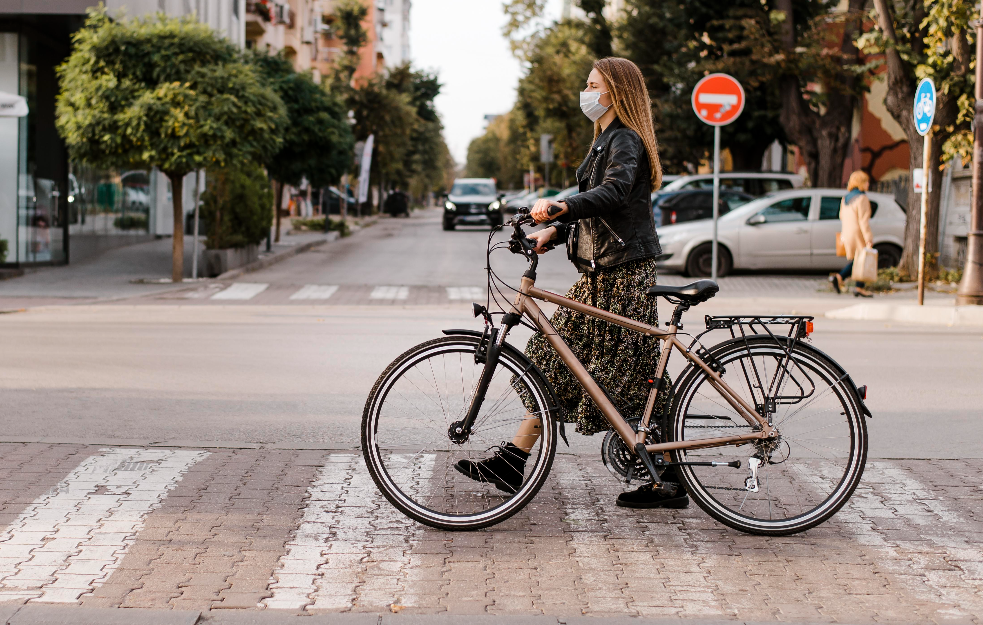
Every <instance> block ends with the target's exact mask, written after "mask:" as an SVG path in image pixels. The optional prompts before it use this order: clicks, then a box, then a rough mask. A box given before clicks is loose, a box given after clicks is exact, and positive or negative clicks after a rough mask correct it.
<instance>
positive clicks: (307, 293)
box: [290, 284, 338, 299]
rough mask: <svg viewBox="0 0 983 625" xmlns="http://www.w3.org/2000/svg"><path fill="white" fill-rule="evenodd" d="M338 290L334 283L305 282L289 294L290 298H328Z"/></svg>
mask: <svg viewBox="0 0 983 625" xmlns="http://www.w3.org/2000/svg"><path fill="white" fill-rule="evenodd" d="M337 290H338V287H337V286H336V285H333V284H332V285H325V284H306V285H304V288H302V289H300V290H299V291H297V292H296V293H294V294H293V295H291V296H290V299H328V298H330V297H331V296H332V295H334V294H335V291H337Z"/></svg>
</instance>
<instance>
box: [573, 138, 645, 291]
mask: <svg viewBox="0 0 983 625" xmlns="http://www.w3.org/2000/svg"><path fill="white" fill-rule="evenodd" d="M577 181H578V182H579V183H580V193H578V194H577V195H574V196H571V197H569V198H567V199H566V200H565V202H566V205H567V208H568V209H569V210H568V212H566V213H564V214H563V215H562V216H560V218H559V221H560V222H561V223H562V224H563V225H562V226H560V227H558V228H557V240H558V241H557V242H559V241H561V240H564V239H566V241H567V254H568V255H569V256H570V259H571V260H572V261H573V262H574V264H575V265H576V266H577V270H578V271H580V272H581V273H588V272H592V271H597V270H599V269H605V268H608V267H615V266H617V265H621V264H623V263H626V262H628V261H632V260H638V259H641V258H651V257H654V256H658V255H659V254H661V253H662V248H661V247H660V246H659V237H658V235H656V233H655V219H654V218H653V216H652V199H651V192H652V185H651V182H650V181H651V175H650V172H649V161H648V155H647V153H646V152H645V145H644V144H643V143H642V140H641V138H640V137H639V136H638V135H637V134H636V133H635V131H634V130H632V129H630V128H627V127H626V126H625V125H624V124H622V123H621V121H620V120H618V119H617V118H615V120H614V121H612V122H611V123H610V124H609V125H608V127H607V128H606V129H605V130H604V132H602V133H601V135H600V136H599V137H598V138H597V141H595V142H594V145H593V146H591V150H590V153H589V154H588V155H587V157H586V158H585V159H584V162H583V163H581V164H580V167H578V168H577Z"/></svg>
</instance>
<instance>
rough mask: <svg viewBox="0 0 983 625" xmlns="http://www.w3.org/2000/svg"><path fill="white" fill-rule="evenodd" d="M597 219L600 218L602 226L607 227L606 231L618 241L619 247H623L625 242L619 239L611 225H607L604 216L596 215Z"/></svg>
mask: <svg viewBox="0 0 983 625" xmlns="http://www.w3.org/2000/svg"><path fill="white" fill-rule="evenodd" d="M598 219H600V220H601V223H602V224H604V227H605V228H607V229H608V232H610V233H611V236H613V237H614V238H615V239H616V240H617V241H618V243H620V244H621V247H624V246H625V242H624V241H622V240H621V237H619V236H618V233H617V232H615V231H614V228H612V227H611V226H609V225H608V222H606V221H604V218H603V217H598Z"/></svg>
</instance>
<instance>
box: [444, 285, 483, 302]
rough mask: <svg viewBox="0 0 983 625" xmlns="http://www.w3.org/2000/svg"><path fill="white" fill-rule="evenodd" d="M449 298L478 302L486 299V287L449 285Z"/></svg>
mask: <svg viewBox="0 0 983 625" xmlns="http://www.w3.org/2000/svg"><path fill="white" fill-rule="evenodd" d="M447 299H451V300H467V301H472V302H477V301H479V300H483V299H485V289H484V287H480V286H449V287H447Z"/></svg>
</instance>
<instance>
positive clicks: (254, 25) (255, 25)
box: [246, 0, 273, 39]
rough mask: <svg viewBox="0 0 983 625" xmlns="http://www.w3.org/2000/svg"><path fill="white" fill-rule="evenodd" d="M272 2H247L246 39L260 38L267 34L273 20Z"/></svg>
mask: <svg viewBox="0 0 983 625" xmlns="http://www.w3.org/2000/svg"><path fill="white" fill-rule="evenodd" d="M271 6H272V3H271V2H270V1H269V0H248V1H247V2H246V39H259V38H261V37H262V36H263V35H265V34H266V29H267V26H268V25H269V24H270V22H271V21H272V18H273V15H272V11H271Z"/></svg>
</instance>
